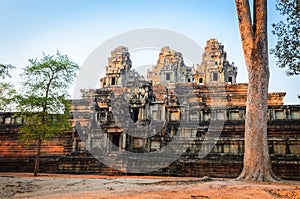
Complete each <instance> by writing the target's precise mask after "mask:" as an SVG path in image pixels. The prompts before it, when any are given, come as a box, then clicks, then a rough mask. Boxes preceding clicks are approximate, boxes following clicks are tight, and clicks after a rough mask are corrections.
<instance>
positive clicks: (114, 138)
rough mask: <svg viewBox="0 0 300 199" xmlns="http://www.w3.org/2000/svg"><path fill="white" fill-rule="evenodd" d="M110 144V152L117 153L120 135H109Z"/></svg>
mask: <svg viewBox="0 0 300 199" xmlns="http://www.w3.org/2000/svg"><path fill="white" fill-rule="evenodd" d="M111 142H112V144H113V145H112V148H111V149H112V151H118V150H119V147H120V135H119V134H112V135H111Z"/></svg>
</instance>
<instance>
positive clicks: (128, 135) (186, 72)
mask: <svg viewBox="0 0 300 199" xmlns="http://www.w3.org/2000/svg"><path fill="white" fill-rule="evenodd" d="M199 56H201V55H199ZM132 65H133V63H132V62H131V60H130V54H129V50H128V48H127V47H123V46H119V47H117V48H116V49H114V50H113V51H111V56H110V57H109V58H108V63H107V66H106V71H105V77H103V78H101V79H100V88H99V89H86V90H82V99H80V100H72V112H71V115H72V118H71V122H72V124H73V126H74V130H73V131H71V132H67V133H64V134H62V135H61V136H59V137H57V138H55V139H54V140H52V141H48V142H45V143H44V146H43V150H44V151H43V153H42V162H41V169H42V171H45V172H57V173H100V174H110V175H116V174H147V175H172V176H204V175H207V176H212V177H236V176H238V174H239V173H240V172H241V170H242V164H243V152H244V120H245V113H246V107H245V105H246V100H247V88H248V86H247V84H246V83H237V82H236V77H237V72H238V69H237V67H236V66H234V63H233V62H229V60H227V53H226V52H225V49H224V45H222V44H221V43H220V42H219V41H218V40H216V39H210V40H208V41H207V43H206V47H205V51H204V53H203V55H202V62H201V63H195V66H196V67H191V66H187V65H186V64H185V63H184V59H183V55H182V54H181V53H180V52H177V51H175V50H172V49H170V47H167V46H166V47H162V49H161V51H160V53H159V55H158V61H157V64H156V65H154V66H152V69H151V70H148V71H147V78H144V77H143V76H141V75H140V74H138V73H137V72H136V71H134V70H133V69H132V68H133V67H132ZM284 96H285V93H284V92H277V93H269V95H268V105H269V108H268V119H269V121H268V142H269V152H270V156H271V159H272V166H273V170H274V172H275V173H276V174H277V175H278V176H280V177H282V178H287V179H300V105H283V99H284ZM21 123H22V122H21V121H20V120H18V118H14V117H13V114H10V113H6V114H4V113H3V114H1V116H0V127H1V132H0V138H1V143H0V154H1V158H0V171H30V169H31V168H33V166H32V165H33V163H34V153H35V149H36V145H35V143H33V144H32V145H31V146H30V147H29V148H25V147H24V146H22V145H21V144H20V143H19V142H18V138H17V129H18V127H19V126H20V125H21Z"/></svg>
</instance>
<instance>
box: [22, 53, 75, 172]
mask: <svg viewBox="0 0 300 199" xmlns="http://www.w3.org/2000/svg"><path fill="white" fill-rule="evenodd" d="M29 62H30V64H29V65H28V66H27V67H26V68H25V69H24V72H23V73H22V75H21V76H22V93H19V94H18V96H17V99H18V105H17V110H18V111H19V112H18V113H17V114H18V115H21V116H22V117H23V118H25V122H24V124H23V125H22V127H21V129H20V130H19V134H20V136H21V140H22V141H24V142H30V141H34V140H35V141H37V146H38V149H37V155H36V162H35V167H34V175H35V176H36V175H37V173H38V170H39V157H40V153H41V146H42V142H43V140H45V139H46V138H51V137H54V136H56V135H57V134H59V133H62V132H63V131H66V130H68V129H69V128H71V125H70V121H69V114H70V101H69V100H68V99H67V96H68V94H67V89H68V88H69V86H70V85H71V84H72V83H73V81H74V78H75V77H76V72H77V70H78V69H79V66H78V65H77V64H76V63H75V62H73V61H71V60H69V58H68V57H67V56H66V55H61V54H60V53H59V52H57V54H56V55H45V54H44V56H43V58H42V59H41V60H37V59H30V60H29Z"/></svg>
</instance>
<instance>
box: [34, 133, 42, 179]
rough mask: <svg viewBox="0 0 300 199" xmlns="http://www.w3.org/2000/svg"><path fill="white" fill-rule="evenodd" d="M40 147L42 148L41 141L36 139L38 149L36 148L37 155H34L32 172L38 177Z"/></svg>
mask: <svg viewBox="0 0 300 199" xmlns="http://www.w3.org/2000/svg"><path fill="white" fill-rule="evenodd" d="M41 147H42V140H41V139H40V138H39V139H38V148H37V153H36V158H35V163H34V170H33V175H34V176H37V175H38V172H39V168H40V156H41Z"/></svg>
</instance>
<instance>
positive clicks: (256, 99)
mask: <svg viewBox="0 0 300 199" xmlns="http://www.w3.org/2000/svg"><path fill="white" fill-rule="evenodd" d="M236 8H237V14H238V19H239V27H240V34H241V39H242V45H243V50H244V56H245V61H246V66H247V70H248V79H249V85H248V96H247V109H246V119H245V153H244V168H243V171H242V173H241V174H240V176H239V177H238V179H245V180H253V181H274V180H275V179H276V180H278V179H279V178H277V177H276V176H275V175H274V174H273V172H272V167H271V160H270V156H269V150H268V139H267V121H268V116H267V110H268V86H269V66H268V65H269V63H268V38H267V0H254V6H253V13H254V17H253V19H254V23H253V24H252V22H251V13H250V6H249V2H248V0H236Z"/></svg>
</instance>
